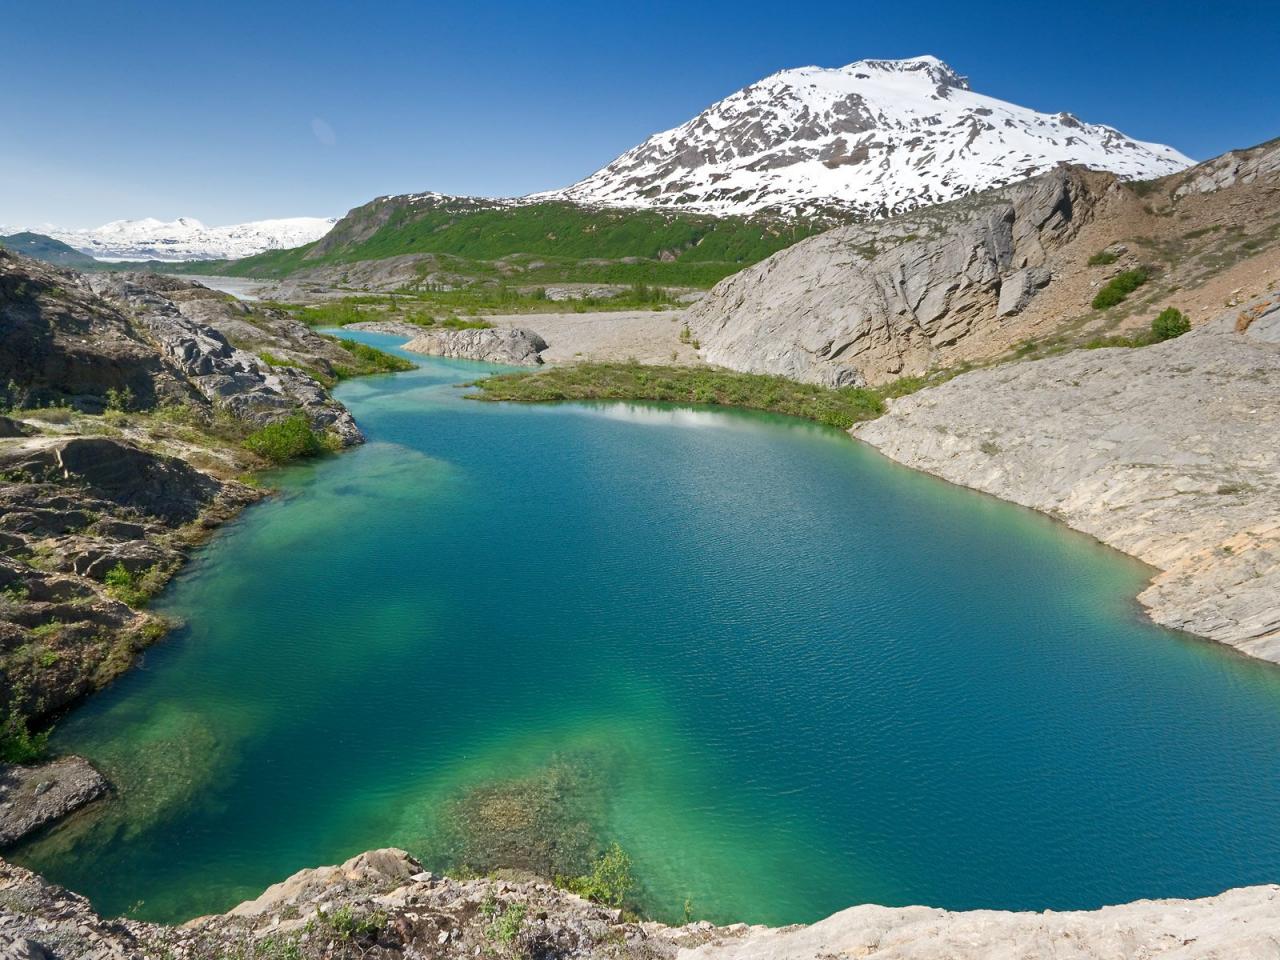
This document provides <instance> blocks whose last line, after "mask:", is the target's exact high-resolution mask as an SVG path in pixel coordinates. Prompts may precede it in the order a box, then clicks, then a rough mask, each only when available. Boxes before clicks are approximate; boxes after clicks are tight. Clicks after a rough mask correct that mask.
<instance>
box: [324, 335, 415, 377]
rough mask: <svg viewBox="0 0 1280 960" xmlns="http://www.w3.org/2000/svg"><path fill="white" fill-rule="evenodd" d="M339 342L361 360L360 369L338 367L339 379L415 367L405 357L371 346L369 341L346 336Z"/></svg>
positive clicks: (395, 371) (396, 371) (336, 371)
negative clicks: (365, 341) (362, 341)
mask: <svg viewBox="0 0 1280 960" xmlns="http://www.w3.org/2000/svg"><path fill="white" fill-rule="evenodd" d="M338 343H340V344H342V348H343V349H344V350H346V351H347V353H349V354H351V355H352V356H353V357H355V358H356V360H358V361H359V362H360V369H359V370H347V369H346V368H345V367H343V368H336V369H335V371H334V372H335V373H337V374H338V379H339V380H345V379H346V378H347V377H351V376H356V375H357V374H366V373H399V372H401V371H403V370H412V369H414V365H413V364H412V363H410V362H409V361H408V360H406V359H405V358H404V357H397V356H396V355H395V354H393V353H387V352H386V351H384V350H379V349H378V348H377V347H371V346H369V345H368V344H367V343H360V342H359V341H358V340H347V339H345V338H344V339H342V340H339V341H338Z"/></svg>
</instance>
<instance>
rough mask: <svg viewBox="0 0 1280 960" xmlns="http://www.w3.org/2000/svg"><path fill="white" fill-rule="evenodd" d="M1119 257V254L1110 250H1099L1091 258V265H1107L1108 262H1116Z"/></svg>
mask: <svg viewBox="0 0 1280 960" xmlns="http://www.w3.org/2000/svg"><path fill="white" fill-rule="evenodd" d="M1119 259H1120V256H1119V254H1115V253H1112V252H1111V251H1110V250H1099V251H1098V252H1097V253H1095V254H1094V255H1093V256H1092V257H1090V258H1089V266H1091V267H1105V266H1107V265H1108V264H1112V263H1115V262H1116V261H1117V260H1119Z"/></svg>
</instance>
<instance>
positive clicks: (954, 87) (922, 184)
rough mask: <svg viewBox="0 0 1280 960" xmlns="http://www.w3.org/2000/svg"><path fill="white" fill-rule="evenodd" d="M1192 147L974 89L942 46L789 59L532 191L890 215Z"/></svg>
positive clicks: (603, 200)
mask: <svg viewBox="0 0 1280 960" xmlns="http://www.w3.org/2000/svg"><path fill="white" fill-rule="evenodd" d="M1192 162H1193V161H1192V160H1190V159H1189V158H1187V157H1185V156H1183V155H1182V154H1181V153H1179V152H1178V151H1177V150H1174V149H1173V148H1172V147H1166V146H1162V145H1159V144H1150V143H1142V142H1140V141H1137V140H1133V139H1131V138H1130V137H1127V136H1125V135H1124V134H1122V133H1120V132H1119V131H1118V130H1114V129H1112V128H1111V127H1106V126H1099V125H1095V124H1090V123H1084V122H1082V121H1080V120H1078V119H1076V118H1075V117H1073V116H1071V115H1070V114H1068V113H1057V114H1045V113H1037V112H1036V111H1034V110H1029V109H1027V108H1025V107H1019V106H1015V105H1014V104H1011V103H1006V102H1004V101H1002V100H997V99H995V98H993V97H987V96H983V95H982V94H979V93H975V92H974V91H973V90H971V89H970V87H969V81H968V79H967V78H965V77H962V76H960V75H959V74H957V73H956V72H955V71H954V70H952V69H951V67H949V66H947V65H946V64H945V63H943V62H942V61H941V60H939V59H938V58H936V57H931V56H923V57H913V58H911V59H908V60H859V61H857V62H856V63H851V64H849V65H848V66H845V67H839V68H836V69H824V68H821V67H801V68H799V69H795V70H783V71H781V72H780V73H775V74H773V75H772V76H769V77H766V78H765V79H763V80H761V81H759V82H758V83H753V84H751V85H750V86H748V87H746V88H744V89H742V90H739V91H738V92H737V93H735V94H733V95H731V96H729V97H726V98H725V99H723V100H721V101H719V102H717V103H715V104H712V105H711V106H710V107H708V108H707V109H706V110H704V111H703V112H702V113H700V114H699V115H698V116H696V117H694V118H693V119H692V120H690V121H689V122H687V123H684V124H682V125H681V126H678V127H676V128H674V129H672V130H667V131H665V132H663V133H658V134H655V135H654V136H652V137H650V138H649V139H648V140H646V141H645V142H644V143H642V144H640V145H639V146H637V147H635V148H633V149H631V150H629V151H627V152H626V153H624V154H623V155H622V156H620V157H619V158H618V159H616V160H614V161H613V162H612V163H610V164H609V165H608V166H606V167H604V168H603V169H601V170H599V171H597V172H596V173H594V174H592V175H591V176H589V177H587V178H586V179H585V180H581V181H579V182H578V183H575V184H574V185H572V186H570V187H566V188H564V189H563V190H554V191H549V192H547V193H543V194H535V195H534V196H533V197H532V198H530V199H540V200H547V199H562V200H573V201H575V202H579V203H590V204H614V205H620V206H639V207H645V206H663V207H672V208H676V209H682V210H696V211H700V212H706V213H717V214H729V213H738V214H741V213H753V212H759V211H765V210H770V211H777V212H785V213H801V212H818V211H830V210H839V211H843V212H845V213H849V214H854V215H856V216H858V217H882V216H887V215H890V214H895V213H901V212H903V211H905V210H909V209H911V208H914V207H918V206H926V205H929V204H934V203H941V202H943V201H946V200H952V199H954V198H956V197H960V196H963V195H965V194H968V193H972V192H974V191H978V190H985V189H988V188H991V187H996V186H1002V185H1005V184H1009V183H1013V182H1015V181H1018V180H1023V179H1026V178H1027V177H1031V176H1035V175H1036V174H1040V173H1044V172H1045V171H1047V170H1051V169H1052V168H1054V167H1055V166H1057V165H1058V164H1059V163H1074V164H1080V165H1082V166H1086V167H1089V168H1091V169H1095V170H1109V171H1111V172H1113V173H1115V174H1118V175H1119V176H1122V177H1125V178H1132V179H1149V178H1152V177H1158V176H1163V175H1165V174H1169V173H1173V172H1175V171H1177V170H1181V169H1182V168H1184V167H1187V166H1190V165H1191V164H1192Z"/></svg>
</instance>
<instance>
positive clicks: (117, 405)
mask: <svg viewBox="0 0 1280 960" xmlns="http://www.w3.org/2000/svg"><path fill="white" fill-rule="evenodd" d="M134 403H135V400H134V396H133V390H131V389H130V388H129V387H124V388H122V389H116V388H115V387H109V388H108V389H107V409H108V410H111V411H113V412H115V413H127V412H128V411H130V410H132V409H133V406H134Z"/></svg>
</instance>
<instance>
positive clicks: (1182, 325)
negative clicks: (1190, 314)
mask: <svg viewBox="0 0 1280 960" xmlns="http://www.w3.org/2000/svg"><path fill="white" fill-rule="evenodd" d="M1190 329H1191V321H1190V320H1188V319H1187V316H1186V314H1184V313H1183V312H1182V311H1181V310H1179V309H1178V308H1177V307H1166V308H1165V309H1163V310H1161V311H1160V313H1159V315H1158V316H1157V317H1156V318H1155V319H1154V320H1152V321H1151V336H1152V337H1154V338H1155V339H1156V340H1157V341H1160V340H1172V339H1173V338H1174V337H1180V336H1182V335H1183V334H1184V333H1186V332H1187V331H1188V330H1190Z"/></svg>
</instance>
